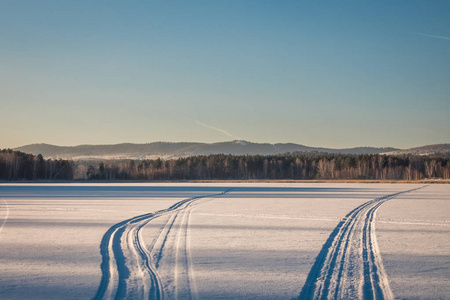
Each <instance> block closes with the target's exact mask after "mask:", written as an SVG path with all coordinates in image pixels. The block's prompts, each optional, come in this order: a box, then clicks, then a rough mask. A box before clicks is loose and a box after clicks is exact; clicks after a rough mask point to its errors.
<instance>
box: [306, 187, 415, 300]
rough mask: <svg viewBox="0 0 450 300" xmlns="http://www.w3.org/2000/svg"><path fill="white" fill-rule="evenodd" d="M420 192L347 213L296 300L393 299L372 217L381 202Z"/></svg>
mask: <svg viewBox="0 0 450 300" xmlns="http://www.w3.org/2000/svg"><path fill="white" fill-rule="evenodd" d="M420 188H423V187H420ZM420 188H416V189H411V190H407V191H403V192H399V193H395V194H390V195H386V196H383V197H380V198H377V199H374V200H371V201H368V202H365V203H363V204H362V205H360V206H358V207H356V208H355V209H353V210H352V211H350V212H349V213H348V214H347V215H346V216H345V217H344V218H343V219H342V220H341V221H340V222H339V224H338V225H337V226H336V228H335V229H334V230H333V232H332V233H331V235H330V236H329V237H328V239H327V241H326V242H325V244H324V245H323V247H322V250H321V251H320V253H319V255H318V256H317V257H316V261H315V263H314V265H313V267H312V268H311V270H310V272H309V274H308V277H307V279H306V282H305V285H304V286H303V289H302V291H301V293H300V295H299V297H298V299H320V300H324V299H393V298H394V297H393V294H392V291H391V289H390V287H389V281H388V278H387V275H386V272H385V270H384V267H383V262H382V260H381V256H380V253H379V249H378V244H377V240H376V236H375V222H374V220H375V214H376V211H377V209H378V208H379V207H380V206H381V205H382V204H383V203H384V202H386V201H388V200H390V199H393V198H395V197H397V196H399V195H401V194H404V193H409V192H412V191H415V190H418V189H420Z"/></svg>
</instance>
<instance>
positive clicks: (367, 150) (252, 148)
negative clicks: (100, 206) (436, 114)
mask: <svg viewBox="0 0 450 300" xmlns="http://www.w3.org/2000/svg"><path fill="white" fill-rule="evenodd" d="M14 150H17V151H21V152H25V153H31V154H35V155H37V154H42V155H43V156H44V157H45V158H63V159H74V160H91V159H92V160H99V159H105V160H107V159H151V158H157V157H161V158H176V157H184V156H194V155H208V154H219V153H224V154H233V155H246V154H249V155H256V154H259V155H274V154H284V153H288V152H291V153H292V152H322V153H336V154H380V153H386V154H415V155H425V154H433V153H450V144H439V145H429V146H423V147H418V148H412V149H407V150H402V149H395V148H376V147H356V148H346V149H331V148H316V147H308V146H304V145H299V144H292V143H287V144H268V143H251V142H247V141H231V142H222V143H212V144H207V143H168V142H155V143H148V144H130V143H125V144H116V145H80V146H70V147H67V146H55V145H49V144H32V145H26V146H22V147H18V148H14Z"/></svg>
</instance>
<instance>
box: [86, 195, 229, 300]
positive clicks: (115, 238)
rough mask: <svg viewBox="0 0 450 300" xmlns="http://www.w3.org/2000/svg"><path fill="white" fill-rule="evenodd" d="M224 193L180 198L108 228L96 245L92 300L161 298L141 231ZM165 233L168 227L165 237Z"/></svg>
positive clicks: (157, 278)
mask: <svg viewBox="0 0 450 300" xmlns="http://www.w3.org/2000/svg"><path fill="white" fill-rule="evenodd" d="M227 192H228V191H225V192H223V193H219V194H212V195H204V196H198V197H192V198H188V199H184V200H182V201H180V202H177V203H175V204H174V205H172V206H171V207H169V208H167V209H163V210H159V211H157V212H155V213H148V214H143V215H139V216H136V217H133V218H130V219H127V220H124V221H122V222H119V223H117V224H115V225H113V226H112V227H111V228H109V230H108V231H107V232H106V233H105V234H104V236H103V238H102V241H101V243H100V254H101V256H102V263H101V265H100V268H101V271H102V278H101V281H100V285H99V287H98V290H97V293H96V295H95V296H94V298H93V299H95V300H99V299H163V289H162V286H161V280H160V279H159V275H158V273H157V271H156V267H155V264H154V263H153V262H152V260H151V255H150V251H151V250H152V249H149V250H148V249H147V247H146V245H145V243H144V241H143V239H142V235H141V229H142V228H143V227H144V226H145V225H147V224H148V223H149V222H150V221H152V220H154V219H156V218H158V217H160V216H162V215H165V214H168V213H173V212H179V211H182V210H184V209H186V208H188V207H189V206H190V205H191V204H192V203H193V202H195V201H197V200H199V199H202V198H209V197H215V196H219V195H223V194H226V193H227ZM172 225H173V222H172V224H171V225H170V226H172ZM169 231H170V228H169V230H168V231H167V232H166V234H168V233H169ZM151 247H153V245H151ZM160 251H162V248H161V250H160ZM159 259H160V258H159ZM158 263H159V262H158V261H157V264H158Z"/></svg>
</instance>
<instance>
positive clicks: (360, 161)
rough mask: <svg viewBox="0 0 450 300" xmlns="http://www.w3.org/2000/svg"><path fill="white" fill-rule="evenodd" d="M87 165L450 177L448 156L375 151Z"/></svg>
mask: <svg viewBox="0 0 450 300" xmlns="http://www.w3.org/2000/svg"><path fill="white" fill-rule="evenodd" d="M84 167H85V168H86V170H83V172H84V171H85V172H86V173H85V174H86V177H85V179H97V180H98V179H101V180H118V179H119V180H214V179H219V180H230V179H236V180H253V179H269V180H270V179H278V180H280V179H281V180H283V179H284V180H286V179H287V180H310V179H368V180H370V179H377V180H421V179H425V178H442V179H450V158H448V157H426V156H402V157H395V156H386V155H377V154H373V155H343V154H319V153H302V154H301V153H298V154H286V155H274V156H260V155H245V156H236V155H224V154H217V155H208V156H192V157H185V158H178V159H168V160H162V159H155V160H141V161H119V162H111V163H104V162H100V163H99V164H96V165H93V164H91V165H89V166H84ZM79 171H81V170H79Z"/></svg>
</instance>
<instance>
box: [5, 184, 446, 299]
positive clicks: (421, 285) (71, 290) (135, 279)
mask: <svg viewBox="0 0 450 300" xmlns="http://www.w3.org/2000/svg"><path fill="white" fill-rule="evenodd" d="M0 270H1V271H0V299H110V298H112V299H113V298H116V299H125V298H134V299H143V298H148V299H162V298H164V299H177V298H178V299H292V298H295V299H296V298H299V299H311V298H314V297H316V298H321V297H323V298H333V299H335V298H337V299H344V298H347V299H349V298H363V297H365V298H370V297H372V296H373V297H378V298H380V299H382V298H386V299H389V298H398V299H450V185H438V184H436V185H428V186H426V185H423V184H420V185H419V184H356V183H354V184H350V183H295V184H294V183H290V184H289V183H204V184H200V183H197V184H194V183H161V184H138V183H136V184H0Z"/></svg>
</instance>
